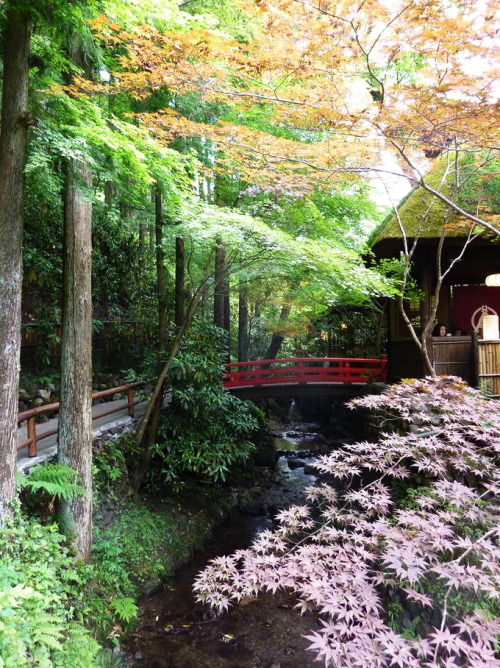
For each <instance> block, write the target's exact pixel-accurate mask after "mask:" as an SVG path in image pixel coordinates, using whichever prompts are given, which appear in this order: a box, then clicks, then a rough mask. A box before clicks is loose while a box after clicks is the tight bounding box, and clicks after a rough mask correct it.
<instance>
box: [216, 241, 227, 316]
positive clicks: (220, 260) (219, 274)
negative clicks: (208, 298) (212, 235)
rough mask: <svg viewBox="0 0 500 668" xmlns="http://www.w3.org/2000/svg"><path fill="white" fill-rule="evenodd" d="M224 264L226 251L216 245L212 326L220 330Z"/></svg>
mask: <svg viewBox="0 0 500 668" xmlns="http://www.w3.org/2000/svg"><path fill="white" fill-rule="evenodd" d="M225 264H226V251H225V249H224V247H223V246H221V245H218V246H217V247H216V249H215V273H214V324H215V325H216V326H217V327H220V328H221V329H223V328H224V272H225Z"/></svg>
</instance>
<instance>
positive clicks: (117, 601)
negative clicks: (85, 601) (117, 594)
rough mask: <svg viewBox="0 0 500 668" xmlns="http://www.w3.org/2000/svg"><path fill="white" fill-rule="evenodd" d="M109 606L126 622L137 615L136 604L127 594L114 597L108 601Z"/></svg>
mask: <svg viewBox="0 0 500 668" xmlns="http://www.w3.org/2000/svg"><path fill="white" fill-rule="evenodd" d="M110 608H111V609H112V610H113V612H114V613H115V614H116V616H117V617H118V618H119V619H121V620H122V621H124V622H127V623H128V622H129V621H130V620H131V619H133V618H134V617H135V616H136V615H137V606H136V604H135V603H134V599H133V598H130V597H129V596H122V597H121V598H114V599H113V600H112V601H111V602H110Z"/></svg>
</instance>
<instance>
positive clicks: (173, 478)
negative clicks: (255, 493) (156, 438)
mask: <svg viewBox="0 0 500 668" xmlns="http://www.w3.org/2000/svg"><path fill="white" fill-rule="evenodd" d="M221 348H222V341H221V331H220V330H218V329H217V328H215V327H207V326H205V327H201V326H198V327H197V328H195V329H193V330H192V331H191V332H190V334H189V337H187V339H186V341H185V342H184V344H183V348H182V350H181V352H180V353H179V355H178V356H177V357H176V358H175V360H174V361H173V363H172V367H171V370H170V374H169V382H170V384H171V391H172V405H171V408H170V410H169V411H168V413H167V415H166V417H165V421H164V423H163V426H162V430H161V435H162V439H161V443H160V444H159V445H158V446H157V447H156V455H157V456H158V457H159V458H160V460H161V462H162V464H161V469H160V471H161V474H162V475H163V476H164V478H165V479H166V480H168V481H169V482H171V483H174V484H175V485H176V486H177V487H179V486H180V485H181V484H182V483H181V480H180V475H181V474H182V473H184V474H186V473H191V474H195V475H196V476H197V477H199V478H201V479H205V480H209V481H217V480H224V479H225V477H226V475H227V473H228V471H229V469H230V467H231V466H233V465H234V464H236V463H237V462H242V461H244V460H245V459H247V458H248V457H249V456H250V454H251V453H252V451H253V450H254V446H253V445H252V443H250V441H249V438H250V436H251V434H252V432H253V431H254V430H255V429H257V427H258V423H257V420H256V418H255V417H254V415H253V414H252V408H251V405H250V404H249V403H248V402H243V401H240V400H238V399H236V398H235V397H233V396H232V395H230V394H229V392H227V391H226V390H225V389H224V388H223V387H222V374H223V365H222V353H221ZM152 468H153V470H154V469H155V467H154V466H153V467H152Z"/></svg>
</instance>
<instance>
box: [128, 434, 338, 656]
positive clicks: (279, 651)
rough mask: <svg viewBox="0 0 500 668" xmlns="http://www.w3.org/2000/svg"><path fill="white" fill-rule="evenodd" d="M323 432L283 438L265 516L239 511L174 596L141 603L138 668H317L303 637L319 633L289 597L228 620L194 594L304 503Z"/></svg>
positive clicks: (168, 593)
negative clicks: (205, 578) (278, 516)
mask: <svg viewBox="0 0 500 668" xmlns="http://www.w3.org/2000/svg"><path fill="white" fill-rule="evenodd" d="M318 428H319V426H318V425H312V424H294V425H293V428H292V427H289V428H288V431H283V432H281V433H279V435H276V439H275V447H276V448H277V450H278V453H279V455H280V457H279V461H278V465H277V472H276V475H275V476H274V483H273V484H272V485H269V486H267V488H263V491H262V509H261V511H260V513H259V514H248V513H242V512H239V511H233V514H232V516H231V517H230V518H229V519H228V520H226V521H225V522H223V523H222V524H221V525H219V526H218V527H216V528H215V529H214V531H213V533H212V536H211V538H210V539H209V540H208V541H207V542H206V543H205V545H204V546H203V549H201V550H198V551H197V552H196V553H195V554H194V555H193V558H192V560H191V561H190V562H189V563H188V564H186V565H185V566H183V567H181V568H180V569H178V570H177V571H176V574H175V576H174V578H173V579H172V580H171V582H170V583H169V586H168V588H164V589H162V590H160V591H158V592H156V593H154V594H153V595H152V596H149V597H148V598H147V599H144V600H142V601H141V616H140V619H139V623H138V626H137V629H136V631H135V633H133V634H132V635H131V637H130V639H129V641H128V644H127V653H128V656H129V657H130V658H131V659H132V661H133V665H134V668H135V667H136V666H147V667H148V668H219V667H220V668H223V667H224V668H229V667H231V668H243V667H246V666H249V667H250V666H256V667H257V666H259V667H262V668H307V667H309V666H311V667H312V666H315V665H317V663H314V656H315V655H314V653H312V652H309V651H306V648H307V646H308V645H309V644H310V641H308V640H306V639H305V638H304V637H303V635H304V634H308V633H310V632H311V631H314V630H316V629H317V628H318V626H317V621H316V619H315V618H314V616H313V615H312V614H310V613H309V614H306V615H303V616H301V615H299V614H298V612H297V610H295V609H294V606H295V602H296V601H295V599H294V597H293V596H292V595H291V594H289V593H287V592H278V593H276V594H273V595H270V594H269V595H262V596H259V597H258V598H256V599H251V600H248V601H245V603H242V604H240V605H238V606H236V607H234V608H232V609H230V611H229V612H228V613H226V614H224V615H222V616H220V617H215V616H213V615H212V613H211V612H210V611H209V610H208V608H207V606H205V605H202V604H200V603H196V601H195V600H194V597H193V595H192V591H191V587H192V583H193V580H194V577H195V576H196V574H197V573H198V572H199V571H200V570H202V569H203V567H204V566H205V564H206V563H207V562H208V561H209V560H210V559H212V558H213V557H216V556H219V555H224V554H230V553H232V552H233V551H234V550H236V549H239V548H244V547H247V546H248V545H249V544H250V542H251V541H252V540H253V539H254V538H255V536H256V535H257V534H258V532H259V531H262V530H263V529H265V528H271V527H272V526H273V513H275V512H276V511H277V510H278V509H280V508H283V507H286V506H288V505H291V504H292V503H301V502H303V501H304V494H303V489H304V487H307V486H309V485H311V484H313V482H314V480H315V478H314V475H312V470H310V469H309V466H310V464H311V462H312V461H313V458H314V454H315V453H317V452H324V451H325V445H324V443H320V444H319V445H318V443H316V439H317V434H316V431H315V430H317V429H318Z"/></svg>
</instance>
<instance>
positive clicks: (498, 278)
mask: <svg viewBox="0 0 500 668" xmlns="http://www.w3.org/2000/svg"><path fill="white" fill-rule="evenodd" d="M484 282H485V283H486V285H487V286H488V287H489V288H497V287H500V274H490V275H489V276H486V280H485V281H484Z"/></svg>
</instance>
